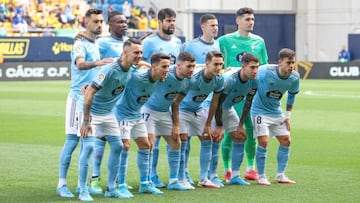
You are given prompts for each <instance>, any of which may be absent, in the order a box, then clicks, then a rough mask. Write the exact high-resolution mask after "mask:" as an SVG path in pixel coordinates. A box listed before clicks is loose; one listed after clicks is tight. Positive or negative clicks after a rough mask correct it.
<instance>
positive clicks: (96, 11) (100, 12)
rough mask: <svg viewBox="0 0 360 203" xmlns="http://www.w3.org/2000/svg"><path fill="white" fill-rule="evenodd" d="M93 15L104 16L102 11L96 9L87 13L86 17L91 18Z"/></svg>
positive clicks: (91, 9)
mask: <svg viewBox="0 0 360 203" xmlns="http://www.w3.org/2000/svg"><path fill="white" fill-rule="evenodd" d="M93 14H95V15H100V14H102V10H100V9H96V8H90V9H89V10H87V11H86V13H85V17H86V18H90V16H91V15H93Z"/></svg>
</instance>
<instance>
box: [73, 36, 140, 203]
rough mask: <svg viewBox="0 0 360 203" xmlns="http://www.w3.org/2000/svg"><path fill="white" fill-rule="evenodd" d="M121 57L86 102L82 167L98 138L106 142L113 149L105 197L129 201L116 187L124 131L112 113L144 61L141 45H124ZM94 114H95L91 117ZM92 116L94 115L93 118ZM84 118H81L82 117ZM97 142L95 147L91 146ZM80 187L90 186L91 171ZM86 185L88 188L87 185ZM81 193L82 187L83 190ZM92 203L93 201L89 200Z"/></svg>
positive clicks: (81, 177) (95, 83)
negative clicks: (141, 61)
mask: <svg viewBox="0 0 360 203" xmlns="http://www.w3.org/2000/svg"><path fill="white" fill-rule="evenodd" d="M123 49H124V51H123V53H122V55H121V57H120V58H119V59H118V60H116V61H115V62H114V63H111V64H108V65H106V66H103V67H102V68H101V69H100V70H99V73H98V74H97V76H96V77H95V78H94V80H93V81H92V83H91V85H90V86H89V87H88V88H87V91H86V93H85V99H84V113H83V120H82V121H81V120H80V121H81V122H82V124H81V128H80V133H81V136H82V137H83V138H84V140H88V141H86V142H84V143H83V146H82V150H81V152H80V160H79V162H80V163H88V162H89V159H90V155H91V153H92V150H93V149H92V147H93V145H94V142H95V140H94V139H95V138H94V136H95V137H97V138H99V139H102V138H103V139H106V140H107V141H108V142H109V145H110V155H109V160H108V183H107V191H106V192H105V197H108V198H109V197H114V198H129V197H130V196H129V195H128V194H126V193H120V191H118V190H117V189H116V187H115V180H116V177H117V173H118V170H119V161H120V159H119V157H120V152H121V149H122V145H123V144H122V142H121V140H120V130H119V126H118V123H117V121H116V118H115V115H114V113H113V112H112V109H113V107H114V106H115V103H116V101H117V100H118V98H119V97H120V94H121V93H122V91H123V90H124V86H125V83H126V81H127V78H128V75H129V74H131V72H132V71H134V69H135V67H133V65H137V64H138V63H139V61H140V60H141V59H142V56H141V54H142V46H141V42H140V41H138V40H135V39H129V40H127V41H125V43H124V48H123ZM90 112H91V113H90ZM90 114H91V115H90ZM79 118H81V116H80V117H79ZM91 140H93V143H92V142H91ZM80 172H81V174H79V180H80V186H81V183H83V182H86V179H87V173H88V170H85V169H84V170H80ZM84 185H86V184H84ZM80 189H81V187H80ZM89 200H92V198H89Z"/></svg>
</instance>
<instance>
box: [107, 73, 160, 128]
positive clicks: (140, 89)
mask: <svg viewBox="0 0 360 203" xmlns="http://www.w3.org/2000/svg"><path fill="white" fill-rule="evenodd" d="M150 73H151V69H141V70H136V71H134V72H133V73H132V74H131V75H130V77H129V78H128V82H127V83H126V87H125V90H124V93H123V94H122V95H121V96H120V99H119V100H118V102H117V103H116V105H115V108H114V112H115V116H116V119H117V120H118V121H136V120H139V119H141V118H142V117H141V113H140V109H141V107H142V106H143V105H144V104H145V102H146V101H147V100H148V99H149V98H150V95H151V94H152V93H153V92H154V90H155V87H156V86H157V84H158V83H159V82H158V81H152V80H151V78H150Z"/></svg>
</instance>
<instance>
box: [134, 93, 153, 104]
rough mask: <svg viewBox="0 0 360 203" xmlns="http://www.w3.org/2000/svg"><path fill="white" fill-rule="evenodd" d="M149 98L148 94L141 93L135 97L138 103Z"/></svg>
mask: <svg viewBox="0 0 360 203" xmlns="http://www.w3.org/2000/svg"><path fill="white" fill-rule="evenodd" d="M149 98H150V94H147V95H143V96H140V97H138V98H137V100H136V101H137V102H138V103H145V102H146V101H147V100H148V99H149Z"/></svg>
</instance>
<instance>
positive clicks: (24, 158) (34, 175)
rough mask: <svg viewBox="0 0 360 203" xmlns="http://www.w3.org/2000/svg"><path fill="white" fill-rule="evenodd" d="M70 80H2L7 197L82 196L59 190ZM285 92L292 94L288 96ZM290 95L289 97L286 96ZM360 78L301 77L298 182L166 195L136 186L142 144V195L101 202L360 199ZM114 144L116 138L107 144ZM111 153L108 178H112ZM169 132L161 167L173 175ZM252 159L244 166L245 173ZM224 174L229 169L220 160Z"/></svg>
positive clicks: (195, 147) (273, 145)
mask: <svg viewBox="0 0 360 203" xmlns="http://www.w3.org/2000/svg"><path fill="white" fill-rule="evenodd" d="M69 84H70V82H69V81H57V82H0V202H79V200H78V199H77V198H73V199H62V198H60V197H58V196H57V195H56V193H55V188H56V185H57V181H58V160H59V154H60V151H61V148H62V145H63V143H64V139H65V136H64V112H65V101H66V95H67V92H68V89H69ZM284 98H286V97H284ZM283 103H285V102H283ZM359 104H360V82H359V81H358V80H357V81H355V80H354V81H340V80H331V81H330V80H302V81H301V92H300V93H299V95H298V96H297V98H296V103H295V106H294V110H293V114H292V118H291V119H292V145H291V146H292V147H291V156H290V161H289V165H288V168H287V175H288V176H289V177H290V178H292V179H294V180H296V181H297V184H295V185H280V184H276V183H273V184H272V185H271V186H259V185H257V184H256V182H251V185H250V186H249V187H244V186H229V185H225V188H222V189H204V188H199V187H196V189H195V190H194V191H183V192H179V191H167V190H166V189H163V191H164V192H165V194H164V195H160V196H155V195H142V194H137V189H138V181H139V180H138V170H137V167H136V162H135V160H136V159H135V155H136V145H135V144H134V143H133V144H132V150H131V152H130V160H129V170H128V184H130V185H132V186H134V190H132V192H133V193H134V194H135V197H134V198H132V199H128V200H117V199H105V198H104V197H103V196H101V195H100V196H96V195H94V196H93V197H94V199H95V202H199V203H204V202H359V201H360V147H359V143H360V124H359V121H360V106H359ZM277 146H278V143H277V141H276V140H275V139H272V140H271V141H270V146H269V156H268V162H267V170H266V171H267V175H268V176H269V177H270V180H271V181H273V180H274V176H275V172H276V150H277ZM106 149H107V150H108V149H109V146H108V145H107V148H106ZM198 153H199V141H198V139H197V138H193V139H192V148H191V157H190V161H189V166H190V173H191V176H192V177H193V179H194V180H196V181H197V179H198V175H199V158H198ZM77 156H78V149H77V150H76V151H75V152H74V155H73V160H72V162H71V165H70V169H69V173H68V185H69V187H70V189H71V190H72V191H74V190H75V188H76V185H77ZM106 160H107V156H106V157H105V158H104V162H103V165H102V177H103V179H102V183H103V185H104V186H105V182H106V176H107V173H106ZM166 160H167V158H166V155H165V144H164V140H162V141H161V151H160V160H159V167H158V171H159V172H160V174H161V179H162V181H164V182H166V181H167V177H168V166H167V161H166ZM245 163H246V162H245V161H244V162H243V164H242V167H241V174H242V175H243V174H244V169H245ZM218 174H219V176H220V177H222V175H223V166H222V161H221V160H219V169H218Z"/></svg>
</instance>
